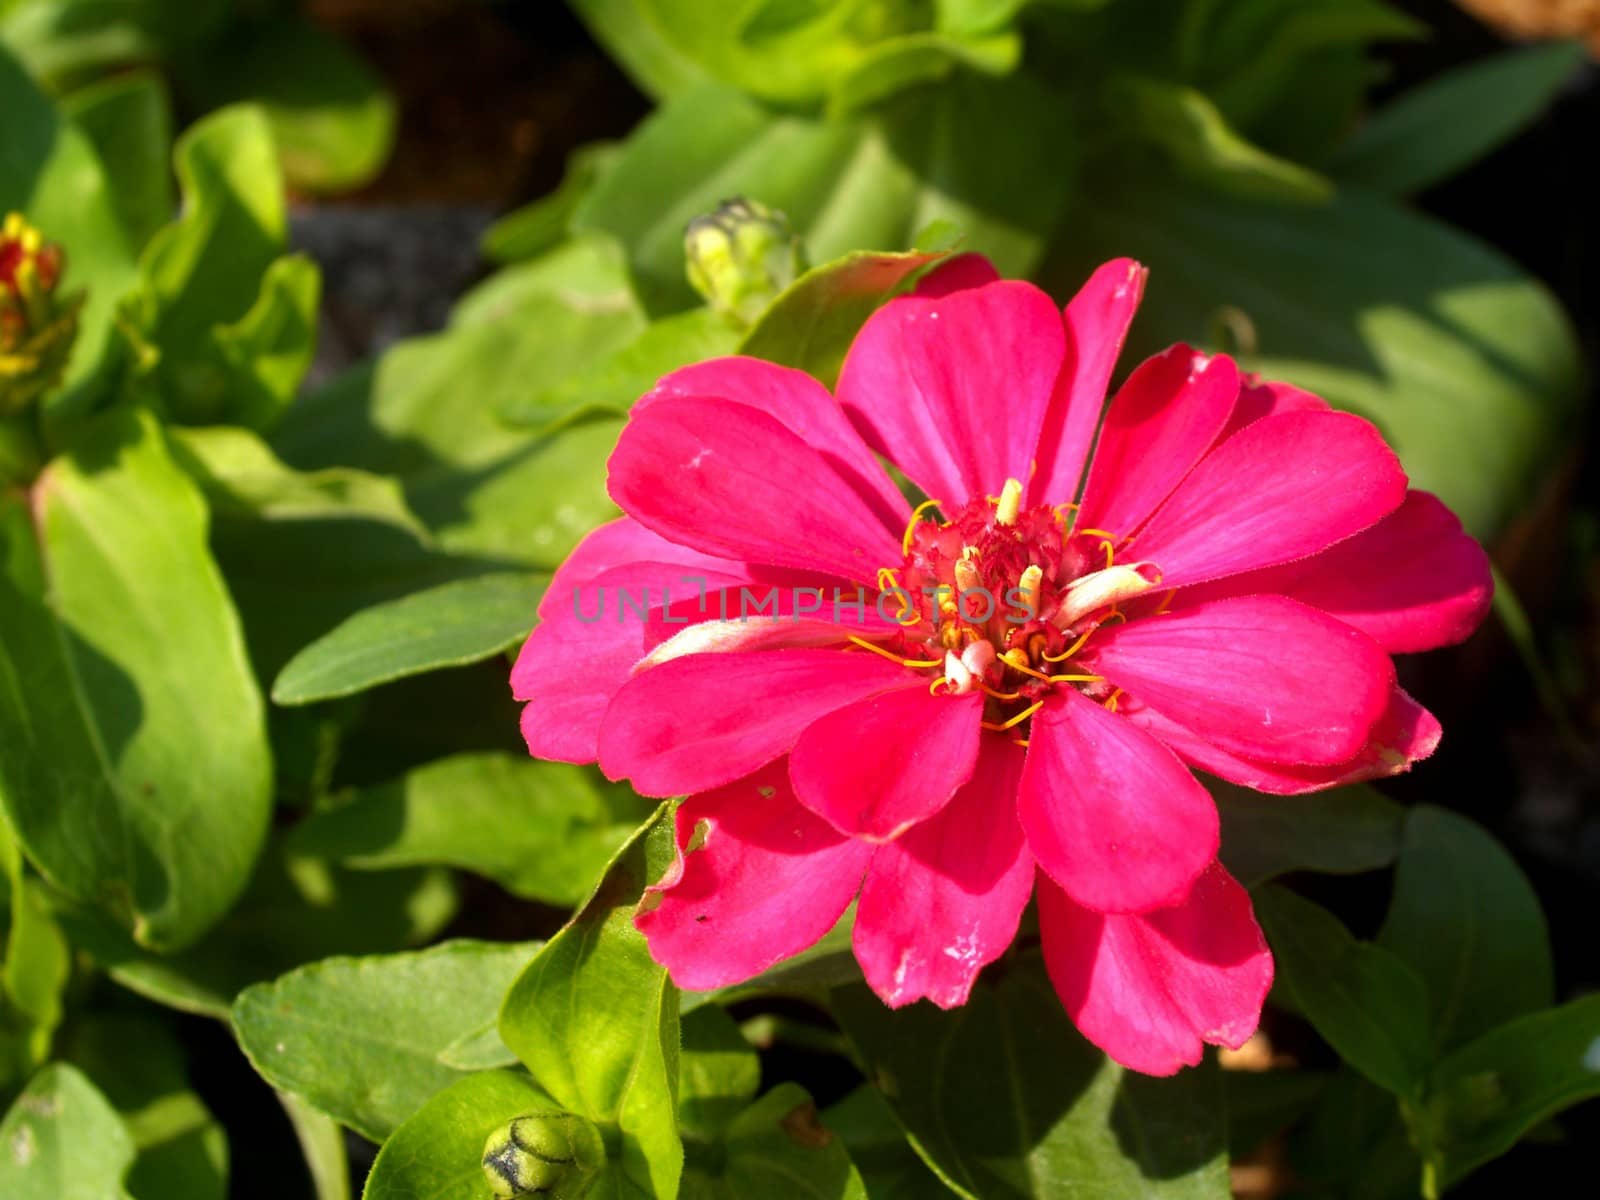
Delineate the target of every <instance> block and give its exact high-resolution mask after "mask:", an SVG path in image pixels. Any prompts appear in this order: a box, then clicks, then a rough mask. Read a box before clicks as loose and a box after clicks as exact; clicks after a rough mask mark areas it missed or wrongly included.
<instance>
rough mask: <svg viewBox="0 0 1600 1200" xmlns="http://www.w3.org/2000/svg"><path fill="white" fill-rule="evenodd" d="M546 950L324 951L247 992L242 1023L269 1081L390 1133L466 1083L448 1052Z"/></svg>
mask: <svg viewBox="0 0 1600 1200" xmlns="http://www.w3.org/2000/svg"><path fill="white" fill-rule="evenodd" d="M537 949H538V945H537V943H532V942H520V943H512V944H506V945H501V944H498V943H493V942H473V941H464V940H463V941H452V942H445V943H443V944H442V945H439V946H435V947H433V948H431V949H428V950H418V951H415V952H412V953H408V954H391V955H381V956H376V957H371V958H331V959H325V960H323V961H322V962H317V963H312V964H310V965H309V966H305V967H301V968H299V969H298V970H295V971H292V972H290V973H289V974H288V975H285V976H283V977H281V978H279V979H277V980H275V981H273V982H272V983H264V984H256V985H255V986H253V987H249V988H246V989H245V990H244V991H243V992H241V993H240V994H239V997H238V999H237V1000H235V1001H234V1004H233V1012H232V1023H233V1029H234V1033H235V1035H236V1036H237V1037H238V1039H239V1044H240V1046H241V1047H243V1049H244V1052H245V1054H246V1055H248V1056H249V1058H250V1061H251V1063H252V1064H253V1065H254V1066H255V1068H256V1070H257V1071H258V1072H260V1074H261V1075H262V1076H263V1077H264V1078H265V1079H266V1080H267V1082H268V1083H270V1084H272V1085H273V1086H274V1087H276V1088H279V1089H281V1090H283V1091H286V1092H291V1093H293V1094H294V1095H297V1096H299V1097H301V1098H302V1099H303V1100H305V1101H306V1102H307V1103H309V1104H311V1105H312V1106H313V1107H314V1108H317V1109H320V1110H321V1111H322V1112H325V1113H327V1114H328V1115H329V1116H331V1117H333V1118H334V1119H335V1120H337V1121H339V1122H340V1123H341V1124H344V1125H348V1126H350V1127H351V1128H352V1129H354V1130H356V1131H357V1132H358V1133H360V1134H362V1135H364V1136H366V1137H368V1138H371V1139H372V1140H373V1141H375V1142H381V1141H383V1140H384V1139H385V1138H387V1137H388V1136H389V1135H390V1134H391V1133H393V1132H394V1131H395V1130H396V1129H397V1128H398V1127H399V1126H400V1125H401V1124H402V1123H403V1122H404V1121H405V1120H406V1119H407V1118H409V1117H410V1116H411V1115H412V1114H413V1113H415V1112H416V1111H417V1110H418V1109H420V1108H421V1107H422V1105H424V1104H425V1103H427V1101H428V1100H429V1099H431V1098H432V1097H433V1096H434V1095H436V1094H437V1093H438V1092H440V1091H442V1090H444V1089H445V1088H447V1087H449V1086H450V1085H451V1084H452V1083H454V1082H455V1081H456V1079H457V1078H458V1076H459V1072H457V1071H456V1070H454V1069H453V1068H451V1067H449V1066H446V1065H445V1064H444V1063H443V1062H441V1061H440V1059H439V1052H440V1051H441V1050H443V1049H444V1048H445V1047H446V1046H448V1045H450V1044H451V1043H452V1042H454V1041H455V1040H456V1039H457V1038H459V1037H460V1036H461V1034H462V1033H464V1032H467V1031H469V1030H471V1029H473V1028H474V1027H476V1026H477V1025H479V1024H481V1023H482V1022H483V1021H485V1020H486V1019H487V1018H488V1016H489V1015H490V1014H491V1013H492V1012H493V1011H494V1010H495V1008H496V1007H498V1005H499V1004H500V1000H501V997H502V996H504V994H505V991H506V988H507V987H508V986H509V985H510V983H511V981H512V980H513V979H514V978H516V975H517V972H519V971H520V970H521V969H522V967H523V965H524V964H525V963H526V962H527V961H528V958H529V956H530V955H532V954H533V953H534V952H535V951H536V950H537ZM480 1149H481V1147H480Z"/></svg>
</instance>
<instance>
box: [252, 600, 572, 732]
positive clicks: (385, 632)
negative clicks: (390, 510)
mask: <svg viewBox="0 0 1600 1200" xmlns="http://www.w3.org/2000/svg"><path fill="white" fill-rule="evenodd" d="M547 582H548V579H547V578H546V577H545V576H543V575H526V574H520V573H519V574H501V575H480V576H478V577H476V578H474V579H462V580H458V581H456V582H454V583H446V584H442V585H440V586H439V587H436V588H429V589H428V590H426V591H422V592H416V593H414V594H412V595H410V596H403V597H401V598H400V599H399V600H391V601H389V602H388V603H387V604H379V605H376V606H374V607H372V608H368V609H364V610H362V611H361V612H359V613H357V614H356V615H355V616H353V617H350V618H348V619H347V620H345V621H344V622H343V623H341V624H340V625H338V626H336V627H335V628H333V629H331V630H329V631H328V632H327V633H326V634H324V635H323V636H322V637H320V638H318V639H317V640H316V641H314V642H312V643H311V645H309V646H307V647H306V648H305V649H304V650H302V651H300V653H299V654H296V655H295V656H294V658H292V659H290V660H289V663H288V665H286V666H285V667H284V668H283V670H282V671H280V672H279V673H278V678H277V680H276V681H275V682H274V683H273V685H272V699H273V702H274V703H277V704H286V705H296V704H310V703H312V702H314V701H318V700H331V699H336V698H338V697H340V696H350V695H354V694H355V693H357V692H364V691H366V690H367V689H368V688H372V687H376V686H378V685H379V684H382V683H389V682H391V681H393V680H396V679H404V678H406V677H407V676H409V675H422V674H426V673H427V672H429V671H436V670H439V669H440V668H442V667H459V666H465V665H466V664H468V663H475V662H481V661H482V660H484V659H486V658H492V657H494V656H495V655H496V654H499V653H501V652H502V651H504V650H507V649H510V648H511V647H512V646H516V645H518V644H520V643H521V642H522V641H523V640H524V639H525V638H526V637H527V636H528V631H529V630H530V629H532V628H533V623H534V612H535V610H536V609H537V608H538V607H539V597H540V596H542V595H543V594H544V587H545V584H546V583H547Z"/></svg>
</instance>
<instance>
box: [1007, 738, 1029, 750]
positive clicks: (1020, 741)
mask: <svg viewBox="0 0 1600 1200" xmlns="http://www.w3.org/2000/svg"><path fill="white" fill-rule="evenodd" d="M1011 744H1012V745H1013V746H1021V747H1022V748H1023V749H1024V750H1026V749H1027V748H1028V739H1027V738H1012V739H1011Z"/></svg>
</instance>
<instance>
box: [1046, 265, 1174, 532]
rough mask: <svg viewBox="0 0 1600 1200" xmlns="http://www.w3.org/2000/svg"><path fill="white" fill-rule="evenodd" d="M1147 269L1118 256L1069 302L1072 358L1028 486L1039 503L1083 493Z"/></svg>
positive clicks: (1068, 355) (1064, 369) (1062, 377)
mask: <svg viewBox="0 0 1600 1200" xmlns="http://www.w3.org/2000/svg"><path fill="white" fill-rule="evenodd" d="M1146 274H1148V272H1146V271H1145V269H1144V268H1143V267H1141V266H1140V265H1139V264H1138V263H1136V262H1134V261H1133V259H1131V258H1118V259H1114V260H1112V261H1111V262H1108V263H1106V264H1105V265H1104V266H1103V267H1101V268H1100V269H1099V270H1097V271H1096V272H1095V273H1094V274H1093V275H1091V276H1090V277H1089V282H1088V283H1086V284H1084V285H1083V288H1082V289H1081V290H1080V291H1079V292H1078V294H1077V295H1076V296H1074V297H1073V298H1072V300H1071V302H1070V303H1068V305H1067V309H1066V314H1065V317H1066V330H1067V351H1066V359H1065V361H1064V362H1063V363H1062V367H1061V375H1060V378H1059V379H1058V380H1057V381H1056V385H1055V390H1054V392H1053V394H1052V396H1051V400H1050V408H1049V411H1048V412H1047V413H1046V414H1045V419H1044V428H1043V430H1042V431H1041V433H1040V435H1039V448H1038V452H1037V453H1036V454H1035V456H1034V458H1035V462H1036V463H1037V465H1038V471H1037V473H1036V474H1035V475H1034V477H1033V484H1032V486H1031V487H1030V488H1029V489H1028V496H1029V499H1030V500H1031V502H1032V503H1034V504H1062V503H1065V502H1067V501H1069V500H1076V499H1077V498H1078V487H1079V485H1080V484H1081V483H1082V482H1083V468H1084V464H1085V463H1087V462H1088V461H1089V447H1090V446H1091V445H1093V444H1094V431H1095V430H1096V429H1097V428H1098V427H1099V425H1100V410H1101V409H1102V408H1104V407H1105V402H1106V392H1107V391H1108V390H1109V388H1110V386H1111V372H1112V370H1113V369H1114V368H1115V367H1116V365H1117V356H1118V355H1119V354H1121V353H1122V343H1123V342H1124V341H1126V340H1127V337H1128V326H1130V325H1132V324H1133V314H1134V313H1135V312H1136V311H1137V310H1138V307H1139V300H1140V298H1141V297H1142V296H1143V295H1144V280H1145V276H1146ZM1017 478H1018V479H1023V480H1026V479H1027V478H1028V477H1027V476H1026V475H1019V476H1017Z"/></svg>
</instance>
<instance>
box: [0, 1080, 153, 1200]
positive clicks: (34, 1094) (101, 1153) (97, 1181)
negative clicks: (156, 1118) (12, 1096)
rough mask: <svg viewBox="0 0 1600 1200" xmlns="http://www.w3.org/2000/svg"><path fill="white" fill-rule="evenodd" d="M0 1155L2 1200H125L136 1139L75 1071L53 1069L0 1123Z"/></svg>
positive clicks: (25, 1093)
mask: <svg viewBox="0 0 1600 1200" xmlns="http://www.w3.org/2000/svg"><path fill="white" fill-rule="evenodd" d="M86 1147H92V1148H93V1150H92V1152H89V1153H86V1152H85V1148H86ZM0 1148H3V1151H4V1152H3V1153H0V1196H4V1197H5V1198H6V1200H129V1198H128V1193H127V1192H126V1191H124V1190H123V1176H124V1175H126V1174H127V1171H128V1168H129V1166H131V1165H132V1163H133V1156H134V1148H133V1139H132V1138H131V1137H129V1136H128V1131H127V1129H126V1128H125V1127H124V1126H123V1124H122V1121H121V1119H120V1118H118V1116H117V1114H116V1111H115V1110H114V1109H112V1107H111V1105H109V1104H108V1103H106V1099H105V1097H104V1096H102V1095H101V1094H100V1093H99V1092H98V1091H96V1090H95V1086H94V1084H92V1083H90V1082H89V1081H88V1080H87V1079H85V1078H84V1077H83V1074H82V1073H81V1072H80V1071H78V1070H77V1068H75V1067H70V1066H68V1065H66V1064H65V1063H52V1064H51V1065H50V1066H48V1067H46V1068H45V1069H44V1070H43V1071H40V1072H39V1074H38V1075H36V1076H35V1077H34V1078H33V1081H32V1082H31V1083H29V1084H28V1086H27V1088H26V1089H25V1090H24V1091H23V1093H22V1095H20V1096H18V1097H17V1100H16V1103H14V1104H13V1105H12V1106H11V1111H10V1112H8V1113H6V1117H5V1120H4V1121H3V1122H0Z"/></svg>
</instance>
